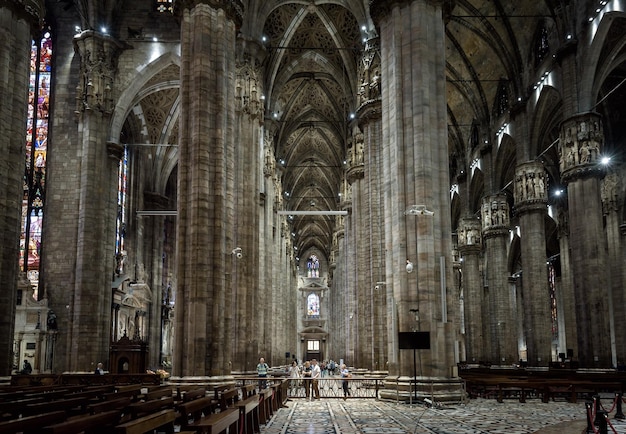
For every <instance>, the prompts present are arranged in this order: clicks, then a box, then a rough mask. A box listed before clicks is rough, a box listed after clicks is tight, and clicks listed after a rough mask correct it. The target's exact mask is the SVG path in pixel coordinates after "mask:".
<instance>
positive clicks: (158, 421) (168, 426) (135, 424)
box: [115, 409, 176, 434]
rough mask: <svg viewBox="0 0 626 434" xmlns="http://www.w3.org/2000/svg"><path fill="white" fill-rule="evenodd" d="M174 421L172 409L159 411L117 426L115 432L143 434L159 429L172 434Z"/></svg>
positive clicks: (119, 433) (174, 414) (174, 413)
mask: <svg viewBox="0 0 626 434" xmlns="http://www.w3.org/2000/svg"><path fill="white" fill-rule="evenodd" d="M175 420H176V412H175V411H174V410H173V409H169V410H161V411H159V412H157V413H150V414H148V415H146V416H143V417H140V418H138V419H133V420H130V421H128V422H125V423H122V424H120V425H117V426H116V427H115V432H116V433H118V434H145V433H148V432H153V430H156V429H161V430H165V431H166V432H168V433H173V432H174V421H175Z"/></svg>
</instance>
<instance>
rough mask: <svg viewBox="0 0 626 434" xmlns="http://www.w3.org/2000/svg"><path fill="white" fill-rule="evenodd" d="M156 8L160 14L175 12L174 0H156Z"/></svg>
mask: <svg viewBox="0 0 626 434" xmlns="http://www.w3.org/2000/svg"><path fill="white" fill-rule="evenodd" d="M156 8H157V11H159V12H170V13H172V12H173V11H174V0H156Z"/></svg>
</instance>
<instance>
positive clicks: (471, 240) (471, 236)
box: [467, 228, 480, 246]
mask: <svg viewBox="0 0 626 434" xmlns="http://www.w3.org/2000/svg"><path fill="white" fill-rule="evenodd" d="M474 244H480V233H479V231H478V229H476V228H470V229H469V230H468V231H467V245H468V246H472V245H474Z"/></svg>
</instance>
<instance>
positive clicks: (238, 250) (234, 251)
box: [231, 247, 243, 259]
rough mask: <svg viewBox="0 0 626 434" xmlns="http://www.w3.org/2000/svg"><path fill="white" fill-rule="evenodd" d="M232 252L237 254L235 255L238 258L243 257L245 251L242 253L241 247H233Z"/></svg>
mask: <svg viewBox="0 0 626 434" xmlns="http://www.w3.org/2000/svg"><path fill="white" fill-rule="evenodd" d="M231 254H233V255H235V257H236V258H237V259H241V258H243V253H242V251H241V247H235V248H234V249H233V251H232V252H231Z"/></svg>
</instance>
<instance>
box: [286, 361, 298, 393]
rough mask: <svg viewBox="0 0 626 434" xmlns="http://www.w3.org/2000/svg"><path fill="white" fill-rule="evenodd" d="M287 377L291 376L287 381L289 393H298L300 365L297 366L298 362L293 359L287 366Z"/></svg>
mask: <svg viewBox="0 0 626 434" xmlns="http://www.w3.org/2000/svg"><path fill="white" fill-rule="evenodd" d="M289 378H291V381H290V383H289V388H290V389H291V392H290V395H296V394H297V393H298V388H299V387H300V367H299V366H298V362H296V361H295V360H294V361H293V362H292V363H291V366H290V367H289Z"/></svg>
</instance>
